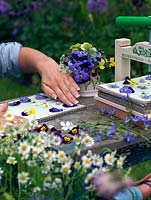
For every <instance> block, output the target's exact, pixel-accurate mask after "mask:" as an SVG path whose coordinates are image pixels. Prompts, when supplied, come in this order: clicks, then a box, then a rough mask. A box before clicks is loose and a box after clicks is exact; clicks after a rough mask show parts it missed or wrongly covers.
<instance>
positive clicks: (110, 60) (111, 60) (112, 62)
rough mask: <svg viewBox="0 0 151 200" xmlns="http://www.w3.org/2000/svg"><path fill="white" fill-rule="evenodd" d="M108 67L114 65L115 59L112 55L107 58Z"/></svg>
mask: <svg viewBox="0 0 151 200" xmlns="http://www.w3.org/2000/svg"><path fill="white" fill-rule="evenodd" d="M109 67H115V59H114V57H111V58H110V59H109Z"/></svg>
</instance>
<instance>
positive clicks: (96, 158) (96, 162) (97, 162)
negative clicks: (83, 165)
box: [92, 154, 103, 167]
mask: <svg viewBox="0 0 151 200" xmlns="http://www.w3.org/2000/svg"><path fill="white" fill-rule="evenodd" d="M92 163H93V165H94V166H98V167H100V166H102V164H103V159H102V158H101V157H100V156H99V155H96V154H94V155H93V157H92Z"/></svg>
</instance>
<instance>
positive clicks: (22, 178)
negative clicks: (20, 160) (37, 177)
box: [18, 172, 29, 184]
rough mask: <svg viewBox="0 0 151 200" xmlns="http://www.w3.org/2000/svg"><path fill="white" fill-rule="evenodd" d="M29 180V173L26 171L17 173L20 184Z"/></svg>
mask: <svg viewBox="0 0 151 200" xmlns="http://www.w3.org/2000/svg"><path fill="white" fill-rule="evenodd" d="M28 180H29V174H28V173H27V172H21V173H18V182H19V183H21V184H25V183H27V182H28Z"/></svg>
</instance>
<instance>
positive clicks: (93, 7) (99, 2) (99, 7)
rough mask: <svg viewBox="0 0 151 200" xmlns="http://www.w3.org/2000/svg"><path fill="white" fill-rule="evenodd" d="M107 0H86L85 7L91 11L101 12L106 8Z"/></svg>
mask: <svg viewBox="0 0 151 200" xmlns="http://www.w3.org/2000/svg"><path fill="white" fill-rule="evenodd" d="M107 6H108V1H107V0H88V2H87V7H88V10H89V11H90V12H92V13H101V12H103V11H105V10H106V9H107Z"/></svg>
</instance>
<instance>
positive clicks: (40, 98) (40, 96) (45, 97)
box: [35, 93, 48, 100]
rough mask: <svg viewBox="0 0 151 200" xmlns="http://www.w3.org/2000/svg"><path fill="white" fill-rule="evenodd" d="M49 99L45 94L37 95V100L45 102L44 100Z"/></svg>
mask: <svg viewBox="0 0 151 200" xmlns="http://www.w3.org/2000/svg"><path fill="white" fill-rule="evenodd" d="M47 98H48V97H47V96H46V95H45V94H42V93H38V94H35V99H36V100H43V99H47Z"/></svg>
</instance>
